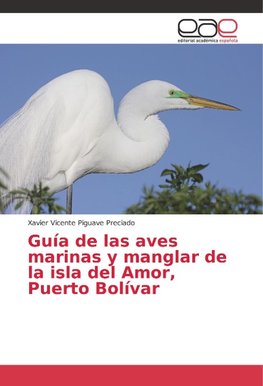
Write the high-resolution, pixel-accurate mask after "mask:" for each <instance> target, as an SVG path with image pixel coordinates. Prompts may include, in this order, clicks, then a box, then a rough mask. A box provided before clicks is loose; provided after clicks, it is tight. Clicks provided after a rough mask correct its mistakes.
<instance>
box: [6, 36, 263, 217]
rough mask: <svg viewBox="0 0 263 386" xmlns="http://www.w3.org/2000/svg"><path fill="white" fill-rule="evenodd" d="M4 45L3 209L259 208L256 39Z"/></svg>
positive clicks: (97, 211) (258, 52)
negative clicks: (224, 42)
mask: <svg viewBox="0 0 263 386" xmlns="http://www.w3.org/2000/svg"><path fill="white" fill-rule="evenodd" d="M0 54H1V63H0V81H1V89H0V100H1V109H0V122H1V126H0V190H1V201H0V207H1V213H4V214H10V213H17V214H19V213H65V211H66V207H68V209H67V210H68V213H71V209H70V201H71V197H70V196H71V194H72V201H73V203H72V206H73V209H72V213H73V214H77V213H82V214H101V213H103V214H110V213H111V214H121V213H131V214H133V213H134V214H136V213H146V214H147V213H166V214H167V213H178V214H181V213H216V214H219V213H240V214H244V213H261V210H262V203H261V196H262V165H261V158H262V47H261V46H260V45H117V44H114V45H111V44H107V45H54V44H52V45H33V44H31V45H1V46H0ZM73 183H74V184H73ZM72 185H73V193H72V189H71V187H72ZM41 200H42V201H41Z"/></svg>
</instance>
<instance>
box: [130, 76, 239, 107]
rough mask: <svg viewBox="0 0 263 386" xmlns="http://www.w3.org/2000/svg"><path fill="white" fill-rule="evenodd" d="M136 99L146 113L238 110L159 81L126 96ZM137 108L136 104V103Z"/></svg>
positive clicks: (154, 81) (142, 85)
mask: <svg viewBox="0 0 263 386" xmlns="http://www.w3.org/2000/svg"><path fill="white" fill-rule="evenodd" d="M126 97H128V98H127V99H130V98H129V97H132V99H133V98H134V100H135V99H136V100H137V102H138V101H139V104H140V106H141V108H142V109H143V110H145V111H146V110H148V113H149V112H151V113H158V112H159V111H164V110H172V109H200V108H204V107H207V108H212V109H221V110H239V109H238V108H236V107H234V106H231V105H228V104H225V103H221V102H216V101H213V100H210V99H206V98H201V97H197V96H193V95H191V94H188V93H187V92H184V91H182V90H181V89H179V88H178V87H176V86H174V85H173V84H171V83H167V82H164V81H160V80H151V81H148V82H145V83H142V84H140V85H139V86H137V87H135V88H134V89H133V90H131V91H130V93H128V94H127V95H126ZM137 106H138V103H137Z"/></svg>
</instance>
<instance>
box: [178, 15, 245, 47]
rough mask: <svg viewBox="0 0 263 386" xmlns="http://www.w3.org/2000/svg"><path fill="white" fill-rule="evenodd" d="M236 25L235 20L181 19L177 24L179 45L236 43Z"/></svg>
mask: <svg viewBox="0 0 263 386" xmlns="http://www.w3.org/2000/svg"><path fill="white" fill-rule="evenodd" d="M237 29H238V23H237V21H236V20H235V19H220V20H217V21H216V20H215V19H192V18H191V19H190V18H189V19H181V20H180V21H179V23H178V34H179V35H180V36H181V38H179V39H178V42H179V43H237V42H238V39H237Z"/></svg>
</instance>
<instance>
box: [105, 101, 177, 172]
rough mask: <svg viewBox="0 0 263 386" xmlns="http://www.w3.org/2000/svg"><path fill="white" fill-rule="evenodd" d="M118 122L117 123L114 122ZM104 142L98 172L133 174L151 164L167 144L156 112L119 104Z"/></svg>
mask: <svg viewBox="0 0 263 386" xmlns="http://www.w3.org/2000/svg"><path fill="white" fill-rule="evenodd" d="M117 122H118V123H117ZM117 122H116V121H114V122H113V124H112V126H111V128H110V129H109V130H108V132H107V134H106V136H105V137H104V141H103V145H102V146H103V148H102V149H101V151H103V154H104V156H105V157H104V162H103V165H101V167H100V171H101V172H108V173H132V172H135V171H139V170H142V169H146V168H148V167H150V166H152V165H154V164H155V163H156V162H157V161H159V159H160V158H161V157H162V155H163V154H164V152H165V150H166V148H167V146H168V144H169V139H170V137H169V133H168V130H167V129H166V127H165V125H164V124H163V123H162V122H161V121H160V120H159V118H158V116H157V115H148V116H147V115H146V114H145V113H143V112H142V111H140V107H139V108H137V107H136V108H135V107H134V108H133V106H130V105H127V104H125V103H122V104H121V106H120V109H119V113H118V121H117Z"/></svg>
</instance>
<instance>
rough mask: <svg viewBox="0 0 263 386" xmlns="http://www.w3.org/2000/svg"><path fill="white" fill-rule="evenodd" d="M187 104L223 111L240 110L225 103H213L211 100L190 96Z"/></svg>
mask: <svg viewBox="0 0 263 386" xmlns="http://www.w3.org/2000/svg"><path fill="white" fill-rule="evenodd" d="M186 100H187V102H188V103H189V104H190V105H195V106H200V107H207V108H210V109H221V110H232V111H233V110H239V109H238V108H237V107H234V106H231V105H227V104H225V103H221V102H216V101H212V100H211V99H205V98H199V97H196V96H192V95H190V96H189V98H186Z"/></svg>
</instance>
